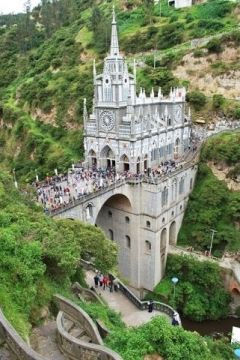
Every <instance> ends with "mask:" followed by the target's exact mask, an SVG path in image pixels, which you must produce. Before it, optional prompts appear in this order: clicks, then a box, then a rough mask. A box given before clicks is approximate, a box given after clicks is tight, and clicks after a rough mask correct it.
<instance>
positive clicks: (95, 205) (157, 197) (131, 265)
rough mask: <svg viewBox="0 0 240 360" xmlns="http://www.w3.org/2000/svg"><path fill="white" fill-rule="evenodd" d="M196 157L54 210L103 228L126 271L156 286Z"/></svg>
mask: <svg viewBox="0 0 240 360" xmlns="http://www.w3.org/2000/svg"><path fill="white" fill-rule="evenodd" d="M197 155H198V153H192V154H191V158H190V159H188V161H187V162H183V163H181V164H180V165H179V166H178V167H177V168H176V169H175V170H172V171H171V172H170V173H168V174H166V175H162V176H159V177H158V176H155V177H154V176H152V177H146V176H143V177H141V178H140V179H135V178H127V179H122V180H119V181H118V182H116V183H114V184H112V185H110V186H108V187H107V188H103V189H101V190H99V191H96V192H94V193H91V194H88V195H87V196H83V197H81V198H80V199H79V200H77V201H75V202H74V203H71V204H69V205H67V206H66V207H64V208H62V209H58V210H56V211H54V212H52V213H51V215H52V216H53V217H56V218H66V219H72V220H81V221H85V222H88V223H90V224H92V225H95V226H99V227H101V229H103V231H104V232H105V234H106V236H107V237H108V238H109V239H111V240H113V241H116V243H117V245H118V247H119V251H118V265H119V270H120V272H121V275H122V276H123V277H124V278H127V279H128V280H129V282H130V284H131V285H132V286H134V287H135V288H137V289H147V290H152V289H153V288H154V286H155V285H156V284H157V283H158V282H159V281H160V280H161V278H162V277H163V275H164V269H165V265H166V259H167V252H168V246H169V244H175V243H176V241H177V234H178V231H179V229H180V226H181V223H182V219H183V216H184V211H185V208H186V205H187V201H188V197H189V194H190V193H191V191H192V189H193V186H194V181H195V176H196V172H197Z"/></svg>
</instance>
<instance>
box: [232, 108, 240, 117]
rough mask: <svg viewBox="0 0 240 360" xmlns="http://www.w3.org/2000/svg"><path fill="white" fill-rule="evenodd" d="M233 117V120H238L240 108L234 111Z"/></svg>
mask: <svg viewBox="0 0 240 360" xmlns="http://www.w3.org/2000/svg"><path fill="white" fill-rule="evenodd" d="M233 116H234V118H235V119H240V108H237V109H235V110H234V113H233Z"/></svg>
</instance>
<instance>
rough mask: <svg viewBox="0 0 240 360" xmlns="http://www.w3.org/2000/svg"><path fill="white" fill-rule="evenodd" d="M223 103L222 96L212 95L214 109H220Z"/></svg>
mask: <svg viewBox="0 0 240 360" xmlns="http://www.w3.org/2000/svg"><path fill="white" fill-rule="evenodd" d="M224 102H225V98H224V96H223V95H220V94H215V95H213V100H212V105H213V108H214V109H220V108H221V107H222V106H223V104H224Z"/></svg>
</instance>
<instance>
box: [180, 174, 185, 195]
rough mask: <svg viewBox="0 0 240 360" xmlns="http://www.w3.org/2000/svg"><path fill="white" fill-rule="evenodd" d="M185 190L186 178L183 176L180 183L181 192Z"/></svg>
mask: <svg viewBox="0 0 240 360" xmlns="http://www.w3.org/2000/svg"><path fill="white" fill-rule="evenodd" d="M183 192H184V178H183V177H182V178H181V180H180V183H179V194H182V193H183Z"/></svg>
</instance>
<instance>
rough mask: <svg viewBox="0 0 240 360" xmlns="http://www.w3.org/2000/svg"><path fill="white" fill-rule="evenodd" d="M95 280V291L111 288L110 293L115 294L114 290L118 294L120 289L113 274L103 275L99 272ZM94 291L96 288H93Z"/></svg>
mask: <svg viewBox="0 0 240 360" xmlns="http://www.w3.org/2000/svg"><path fill="white" fill-rule="evenodd" d="M93 280H94V286H95V289H97V288H98V287H100V288H101V289H102V290H105V289H107V288H109V291H110V292H113V290H114V291H116V292H117V291H118V289H119V287H120V286H119V283H118V281H117V278H114V276H113V275H112V274H109V275H103V274H102V273H101V272H99V271H97V272H96V274H95V276H94V278H93ZM92 290H94V288H92Z"/></svg>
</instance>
